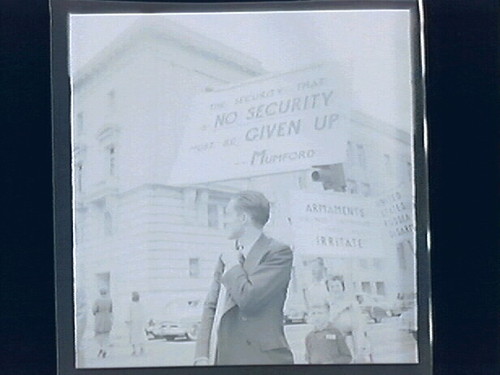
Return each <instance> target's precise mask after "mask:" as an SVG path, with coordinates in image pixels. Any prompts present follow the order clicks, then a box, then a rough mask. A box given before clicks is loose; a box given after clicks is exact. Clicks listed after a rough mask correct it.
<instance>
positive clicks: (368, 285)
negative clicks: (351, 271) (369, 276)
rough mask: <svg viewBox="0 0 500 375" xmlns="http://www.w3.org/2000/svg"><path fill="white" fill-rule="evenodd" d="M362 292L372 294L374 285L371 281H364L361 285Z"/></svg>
mask: <svg viewBox="0 0 500 375" xmlns="http://www.w3.org/2000/svg"><path fill="white" fill-rule="evenodd" d="M361 290H362V291H363V292H364V293H368V294H371V292H372V284H371V283H370V282H369V281H363V282H362V283H361Z"/></svg>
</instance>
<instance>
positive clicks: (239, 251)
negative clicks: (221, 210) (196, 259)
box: [194, 191, 293, 366]
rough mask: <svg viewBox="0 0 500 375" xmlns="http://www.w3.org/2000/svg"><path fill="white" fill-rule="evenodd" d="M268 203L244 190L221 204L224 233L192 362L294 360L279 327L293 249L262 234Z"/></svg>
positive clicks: (251, 362) (218, 363)
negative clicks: (229, 245)
mask: <svg viewBox="0 0 500 375" xmlns="http://www.w3.org/2000/svg"><path fill="white" fill-rule="evenodd" d="M269 211H270V205H269V201H268V200H267V199H266V197H265V196H264V195H263V194H261V193H259V192H255V191H244V192H241V193H239V194H238V195H237V196H236V197H235V198H233V199H231V201H230V202H229V204H228V206H227V208H226V230H227V235H228V238H229V239H231V240H234V241H235V249H229V250H227V251H225V252H223V253H222V254H221V256H220V257H219V259H218V262H217V266H216V269H215V273H214V278H213V281H212V283H211V285H210V289H209V292H208V295H207V298H206V300H205V305H204V310H203V316H202V321H201V326H200V331H199V334H198V341H197V343H196V352H195V362H194V364H195V365H198V366H203V365H208V364H215V365H265V364H293V355H292V352H291V351H290V348H289V346H288V343H287V341H286V338H285V334H284V330H283V305H284V302H285V298H286V294H287V288H288V283H289V281H290V272H291V268H292V260H293V256H292V251H291V250H290V248H289V247H288V246H287V245H284V244H282V243H279V242H278V241H275V240H274V239H272V238H269V237H267V236H266V235H264V234H263V227H264V225H265V224H266V223H267V221H268V220H269Z"/></svg>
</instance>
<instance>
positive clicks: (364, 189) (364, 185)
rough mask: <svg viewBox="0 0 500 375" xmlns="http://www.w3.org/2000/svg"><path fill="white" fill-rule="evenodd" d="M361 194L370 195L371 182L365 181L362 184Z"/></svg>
mask: <svg viewBox="0 0 500 375" xmlns="http://www.w3.org/2000/svg"><path fill="white" fill-rule="evenodd" d="M361 194H362V195H363V196H364V197H368V196H369V195H370V184H368V183H366V182H363V183H362V184H361Z"/></svg>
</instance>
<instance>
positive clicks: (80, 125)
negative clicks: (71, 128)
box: [76, 112, 83, 134]
mask: <svg viewBox="0 0 500 375" xmlns="http://www.w3.org/2000/svg"><path fill="white" fill-rule="evenodd" d="M76 133H77V134H82V133H83V112H79V113H78V114H77V115H76Z"/></svg>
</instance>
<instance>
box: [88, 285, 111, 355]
mask: <svg viewBox="0 0 500 375" xmlns="http://www.w3.org/2000/svg"><path fill="white" fill-rule="evenodd" d="M99 294H100V297H99V298H97V299H96V301H95V302H94V306H93V307H92V313H93V314H94V333H95V339H96V341H97V344H98V345H99V353H97V357H102V358H106V356H107V355H108V352H107V349H108V346H109V335H110V332H111V328H112V326H113V303H112V302H111V298H110V297H109V295H108V290H107V289H106V288H102V289H101V290H100V291H99Z"/></svg>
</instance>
